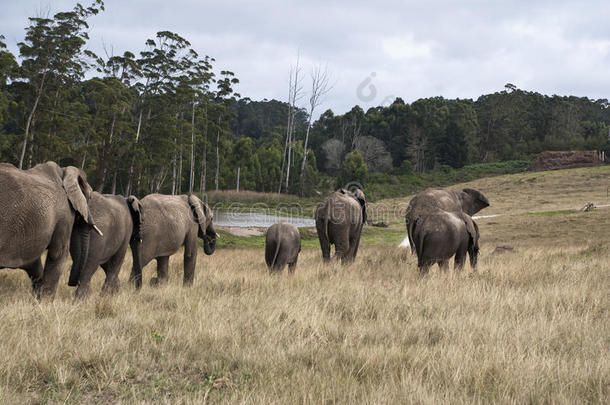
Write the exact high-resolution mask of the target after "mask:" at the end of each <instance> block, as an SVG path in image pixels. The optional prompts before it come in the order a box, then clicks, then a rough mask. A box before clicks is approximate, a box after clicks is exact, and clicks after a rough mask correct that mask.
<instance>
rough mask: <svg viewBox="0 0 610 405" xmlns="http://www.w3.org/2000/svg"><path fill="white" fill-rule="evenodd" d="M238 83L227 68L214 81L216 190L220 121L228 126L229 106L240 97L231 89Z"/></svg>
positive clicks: (218, 169) (216, 183)
mask: <svg viewBox="0 0 610 405" xmlns="http://www.w3.org/2000/svg"><path fill="white" fill-rule="evenodd" d="M238 83H239V79H238V78H236V77H235V73H233V72H231V71H228V70H221V71H220V78H219V79H218V80H217V81H216V92H215V96H216V97H215V102H216V104H217V106H218V107H219V108H218V117H217V128H216V174H215V176H214V185H215V187H216V190H218V189H219V182H220V133H221V132H223V127H222V125H221V123H222V122H223V121H224V122H226V124H227V127H228V119H229V118H230V114H231V112H230V111H229V107H230V106H231V104H233V103H234V102H235V101H236V100H237V99H238V98H239V97H240V95H239V93H235V91H234V89H233V87H234V86H235V85H237V84H238Z"/></svg>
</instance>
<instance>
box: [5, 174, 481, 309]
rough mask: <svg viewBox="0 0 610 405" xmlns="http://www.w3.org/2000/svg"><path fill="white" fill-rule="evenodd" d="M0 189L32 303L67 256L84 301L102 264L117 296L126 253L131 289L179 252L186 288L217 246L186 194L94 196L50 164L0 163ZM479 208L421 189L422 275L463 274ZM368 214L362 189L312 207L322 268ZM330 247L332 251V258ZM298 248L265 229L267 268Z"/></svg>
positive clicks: (12, 263) (349, 246)
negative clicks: (450, 266)
mask: <svg viewBox="0 0 610 405" xmlns="http://www.w3.org/2000/svg"><path fill="white" fill-rule="evenodd" d="M0 189H1V190H2V192H1V193H0V210H2V215H0V268H21V269H24V270H25V271H26V272H27V274H28V276H29V278H30V280H31V282H32V288H33V291H34V293H35V295H36V296H37V297H38V298H39V299H41V298H42V297H46V298H50V299H52V298H53V297H54V295H55V290H56V288H57V284H58V281H59V277H60V275H61V271H62V269H63V266H64V264H65V262H66V260H67V258H68V254H69V255H70V256H71V257H72V267H71V269H70V275H69V281H68V285H69V286H74V287H77V288H76V291H75V294H76V296H77V297H84V296H86V295H87V294H88V293H89V292H90V281H91V278H92V276H93V274H94V273H95V271H96V270H97V268H98V267H100V266H101V267H102V269H103V270H104V272H105V273H106V279H105V282H104V285H103V287H102V288H103V291H107V292H115V291H117V290H118V288H119V278H118V276H119V271H120V269H121V266H122V264H123V262H124V259H125V255H126V252H127V248H128V247H130V248H131V251H132V256H133V265H132V271H131V275H130V277H129V280H130V282H132V283H133V284H134V285H135V287H136V288H140V287H141V285H142V268H143V267H144V266H146V265H147V264H148V263H149V262H150V261H152V260H153V259H155V260H156V262H157V276H156V277H154V278H153V279H152V280H151V284H152V285H156V284H160V283H164V282H166V281H167V280H168V265H169V257H170V256H171V255H173V254H174V253H176V252H177V251H178V250H179V249H180V248H181V247H184V280H183V282H184V285H190V284H192V283H193V280H194V277H195V267H196V263H197V245H198V239H202V240H203V246H204V247H203V250H204V252H205V253H206V254H207V255H211V254H213V253H214V251H215V249H216V240H217V238H218V235H217V233H216V231H215V230H214V226H213V213H212V210H211V209H210V207H209V206H208V205H207V204H206V203H204V202H203V201H201V200H200V199H199V198H197V197H196V196H195V195H192V194H190V195H162V194H150V195H147V196H146V197H144V198H142V199H141V200H140V199H138V198H136V197H135V196H128V197H122V196H117V195H106V194H100V193H98V192H95V191H93V190H92V189H91V187H90V186H89V184H88V183H87V177H86V174H85V173H84V172H83V171H82V170H80V169H78V168H76V167H73V166H67V167H60V166H59V165H57V164H56V163H55V162H47V163H42V164H38V165H36V166H35V167H33V168H31V169H29V170H20V169H17V168H16V167H14V166H13V165H11V164H6V163H0ZM487 206H489V201H488V200H487V198H486V197H485V196H484V195H483V194H482V193H480V192H479V191H477V190H473V189H464V190H462V191H453V190H445V189H427V190H425V191H423V192H422V193H420V194H418V195H417V196H416V197H415V198H413V199H412V200H411V202H410V204H409V207H408V209H407V214H406V225H407V233H408V237H409V242H410V244H411V248H412V251H413V252H415V253H417V256H418V266H419V268H420V271H421V272H422V273H426V272H427V271H428V269H429V267H430V266H431V265H433V264H435V263H437V264H439V266H440V267H441V268H443V269H444V268H446V267H447V263H448V260H449V259H450V258H451V257H453V256H455V265H456V268H461V267H462V266H463V265H464V262H465V259H466V254H468V255H469V256H470V262H471V265H472V266H473V267H474V266H476V261H477V255H478V250H479V247H478V240H479V230H478V227H477V224H476V223H475V222H474V221H473V220H472V217H471V216H472V215H474V214H475V213H476V212H478V211H480V210H481V209H483V208H485V207H487ZM366 211H367V204H366V197H365V195H364V193H363V192H362V190H360V189H355V190H345V189H341V190H338V191H336V192H334V193H332V194H331V195H330V196H329V197H328V198H326V199H325V200H324V201H322V202H321V203H320V204H319V205H318V207H317V209H316V212H315V223H316V231H317V234H318V239H319V241H320V248H321V250H322V258H323V260H324V262H329V261H331V260H333V261H341V263H342V264H349V263H351V262H353V261H354V259H355V258H356V254H357V253H358V245H359V243H360V235H361V233H362V227H363V225H364V223H365V222H366V219H367V212H366ZM331 245H334V246H335V254H334V256H333V257H332V258H331V255H330V252H331ZM44 251H46V252H47V255H46V260H45V263H44V266H43V264H42V256H43V253H44ZM300 251H301V237H300V234H299V231H298V229H297V228H296V227H295V226H294V225H292V224H289V223H285V222H280V223H278V224H275V225H272V226H271V227H269V228H268V230H267V233H266V239H265V261H266V263H267V266H268V267H269V269H270V271H272V272H273V271H281V270H282V269H283V268H284V267H285V266H286V265H288V266H289V270H290V271H291V272H292V271H294V269H295V267H296V264H297V259H298V255H299V252H300Z"/></svg>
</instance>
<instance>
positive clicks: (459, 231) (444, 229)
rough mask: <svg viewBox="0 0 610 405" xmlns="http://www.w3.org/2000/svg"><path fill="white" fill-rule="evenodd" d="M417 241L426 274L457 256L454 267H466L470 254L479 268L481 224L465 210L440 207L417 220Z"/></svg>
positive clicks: (443, 267) (418, 263)
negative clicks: (450, 210) (446, 209)
mask: <svg viewBox="0 0 610 405" xmlns="http://www.w3.org/2000/svg"><path fill="white" fill-rule="evenodd" d="M415 222H416V224H415V227H414V233H413V242H414V245H415V250H416V252H417V265H418V267H419V270H420V272H421V273H422V274H426V273H427V272H428V270H429V268H430V266H432V265H434V264H438V265H439V267H440V268H441V269H442V270H446V269H447V268H448V262H449V259H451V257H453V256H454V255H455V262H454V268H455V269H458V270H460V269H462V268H463V267H464V263H465V262H466V254H468V256H469V257H470V265H471V266H472V268H473V269H476V265H477V258H478V255H479V227H478V226H477V224H476V222H474V221H473V220H472V218H471V217H470V216H469V215H468V214H466V213H463V212H457V213H456V212H447V211H443V210H436V211H435V212H434V213H430V214H428V215H425V216H421V217H418V218H417V219H415Z"/></svg>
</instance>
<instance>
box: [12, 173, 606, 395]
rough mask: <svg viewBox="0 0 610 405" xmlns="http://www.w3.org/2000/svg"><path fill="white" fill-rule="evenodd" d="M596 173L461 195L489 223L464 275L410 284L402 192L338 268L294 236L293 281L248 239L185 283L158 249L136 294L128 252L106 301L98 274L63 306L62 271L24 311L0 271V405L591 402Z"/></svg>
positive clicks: (599, 301) (598, 335)
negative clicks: (86, 291)
mask: <svg viewBox="0 0 610 405" xmlns="http://www.w3.org/2000/svg"><path fill="white" fill-rule="evenodd" d="M609 179H610V169H609V168H607V167H605V168H592V169H575V170H567V171H557V172H540V173H526V174H518V175H511V176H501V177H496V178H488V179H480V180H477V181H474V182H472V183H468V184H467V185H468V186H472V187H476V188H479V189H481V190H482V191H483V192H484V193H485V194H486V195H487V196H488V197H489V199H490V201H491V203H492V206H491V207H489V208H488V209H486V210H484V211H483V212H481V214H506V215H504V216H498V217H495V218H483V219H480V220H479V224H480V227H481V235H482V236H481V259H480V264H479V268H478V271H476V272H475V271H472V270H471V269H470V267H467V268H466V269H465V270H464V271H463V272H461V273H455V272H453V270H451V271H449V272H448V273H441V272H439V271H438V269H437V268H434V269H433V270H432V271H431V273H430V274H429V275H428V276H426V277H423V278H422V277H420V276H419V274H418V271H417V268H416V258H415V257H414V256H412V255H411V254H410V253H409V252H408V251H407V250H406V249H399V248H396V247H395V246H396V244H397V243H398V242H399V241H400V240H401V239H402V237H404V224H403V223H402V218H401V214H400V212H398V211H396V212H394V211H392V210H390V208H389V207H394V206H398V205H399V204H403V203H407V202H408V201H409V198H402V199H395V200H386V201H381V202H379V203H378V204H380V208H379V210H378V212H379V214H378V215H379V216H381V215H383V212H392V216H390V215H389V214H388V216H387V217H386V219H387V220H388V221H389V222H390V228H383V229H382V228H372V227H367V228H366V229H365V235H364V237H363V240H362V242H361V249H360V252H359V255H358V258H357V260H356V262H355V263H354V264H353V265H352V266H349V267H341V266H339V265H331V266H325V265H323V264H322V261H321V255H320V251H319V248H318V247H317V244H316V242H315V235H314V234H313V233H312V232H311V231H310V230H305V231H304V232H305V233H306V234H307V235H308V236H306V238H305V240H306V248H305V249H304V250H303V252H302V253H301V256H300V257H299V264H298V266H297V270H296V272H295V274H293V275H289V274H282V275H279V276H270V275H269V274H268V273H267V270H266V268H265V265H264V253H263V250H262V249H261V248H260V245H257V244H254V245H252V246H255V247H242V248H240V249H229V248H219V249H218V250H217V251H216V253H215V254H214V255H212V256H205V255H203V254H202V253H200V256H199V260H198V265H197V275H196V280H195V284H194V285H193V286H192V287H191V288H183V287H182V286H181V280H182V258H181V257H180V256H179V255H175V256H174V257H172V259H171V261H170V282H169V283H168V285H166V286H162V287H160V288H156V289H155V288H151V287H149V286H148V285H146V284H145V286H144V287H143V289H142V291H140V292H135V291H133V290H132V289H131V288H129V287H128V285H127V282H126V279H127V277H128V274H129V266H130V258H128V259H127V260H126V261H127V263H125V265H124V269H123V271H122V273H121V277H120V278H121V282H122V289H121V291H120V292H119V294H118V295H116V296H113V297H103V296H99V290H100V288H101V284H102V281H103V272H102V271H100V270H98V272H97V273H96V275H95V276H94V280H93V283H92V290H93V291H94V293H93V295H92V296H91V297H90V298H89V299H88V300H86V301H84V302H75V301H74V300H73V289H72V288H70V287H68V286H67V272H66V273H65V274H63V275H62V279H61V282H60V287H59V289H58V294H57V298H56V300H55V302H54V303H52V304H49V303H42V304H39V303H37V302H36V301H35V300H33V299H32V297H31V295H30V293H29V284H30V283H29V279H28V277H27V276H26V274H25V272H22V271H13V270H2V271H0V319H2V328H1V329H0V358H2V359H3V361H2V362H0V402H2V403H23V402H27V403H32V402H36V403H38V402H39V403H43V402H44V403H59V402H61V403H83V402H86V403H112V402H119V401H120V402H123V403H141V402H160V403H180V402H182V403H206V402H207V403H236V402H246V403H265V404H267V403H278V404H279V403H281V404H292V403H304V402H307V403H468V404H470V403H490V402H501V403H542V402H544V403H608V401H609V400H610V362H609V361H608V347H609V345H610V323H609V322H608V318H609V316H610V301H609V300H608V294H609V287H608V286H609V285H610V279H609V276H608V275H609V274H610V267H609V264H608V263H609V261H608V259H609V258H610V248H609V246H610V232H609V229H610V209H608V208H602V209H598V210H594V211H592V212H578V211H573V210H572V209H576V208H580V207H581V206H583V205H584V204H585V203H586V202H589V201H592V202H594V203H596V204H599V205H601V204H604V203H606V200H605V198H606V194H605V193H606V187H607V185H608V180H609ZM463 186H465V185H464V184H461V185H457V186H455V187H456V188H459V187H463ZM381 204H385V205H381ZM371 208H372V209H373V208H374V206H373V207H371ZM396 209H397V210H398V208H396ZM384 210H385V211H384ZM532 211H539V212H543V213H544V214H535V215H534V214H530V213H529V212H532ZM223 236H224V235H223ZM259 238H260V237H259ZM249 240H250V241H256V240H257V239H253V238H250V239H249ZM243 241H245V239H240V238H236V239H234V245H237V246H240V245H242V242H243ZM257 243H258V242H257ZM500 244H510V245H512V246H513V247H514V248H515V250H514V251H513V252H507V253H503V254H494V253H493V250H494V249H495V247H496V246H497V245H500ZM242 246H243V245H242ZM256 246H258V247H256ZM153 274H154V265H149V266H148V267H147V268H146V269H144V278H145V283H146V281H147V280H148V279H149V278H150V277H152V276H153Z"/></svg>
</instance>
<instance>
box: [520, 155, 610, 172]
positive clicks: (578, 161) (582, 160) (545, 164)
mask: <svg viewBox="0 0 610 405" xmlns="http://www.w3.org/2000/svg"><path fill="white" fill-rule="evenodd" d="M605 160H606V157H605V153H604V152H602V151H597V150H568V151H546V152H542V153H541V154H540V155H539V156H538V158H537V159H536V160H534V161H533V162H532V164H531V165H530V166H529V168H528V170H529V171H532V172H539V171H542V170H558V169H573V168H577V167H591V166H600V165H603V164H604V161H605Z"/></svg>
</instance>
